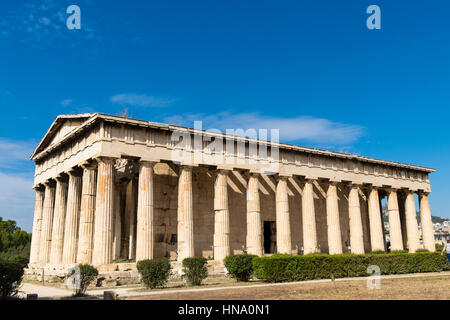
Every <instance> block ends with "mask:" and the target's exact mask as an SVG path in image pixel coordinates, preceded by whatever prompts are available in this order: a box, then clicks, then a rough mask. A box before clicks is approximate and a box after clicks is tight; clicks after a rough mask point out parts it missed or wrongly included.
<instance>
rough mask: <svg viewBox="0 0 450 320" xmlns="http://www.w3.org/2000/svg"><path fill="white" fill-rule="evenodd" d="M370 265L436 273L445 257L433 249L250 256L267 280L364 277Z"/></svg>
mask: <svg viewBox="0 0 450 320" xmlns="http://www.w3.org/2000/svg"><path fill="white" fill-rule="evenodd" d="M370 265H377V266H379V267H380V270H381V274H404V273H416V272H438V271H442V270H445V268H447V266H448V263H447V261H446V259H445V258H444V257H442V256H440V254H439V253H434V252H419V253H385V254H364V255H356V254H339V255H327V254H313V255H306V256H293V255H287V254H286V255H273V256H271V257H256V258H254V259H253V268H254V270H255V276H256V277H257V278H259V279H263V280H266V281H269V282H281V281H303V280H315V279H330V278H345V277H363V276H367V275H368V274H367V268H368V267H369V266H370Z"/></svg>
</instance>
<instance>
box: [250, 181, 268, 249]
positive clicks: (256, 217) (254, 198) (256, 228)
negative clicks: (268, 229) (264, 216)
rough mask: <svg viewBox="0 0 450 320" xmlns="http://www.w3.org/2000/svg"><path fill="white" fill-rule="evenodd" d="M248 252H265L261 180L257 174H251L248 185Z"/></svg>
mask: <svg viewBox="0 0 450 320" xmlns="http://www.w3.org/2000/svg"><path fill="white" fill-rule="evenodd" d="M247 253H248V254H254V255H257V256H262V255H263V253H264V251H263V235H262V222H261V204H260V199H259V182H258V176H257V175H256V174H251V176H250V179H249V181H248V186H247Z"/></svg>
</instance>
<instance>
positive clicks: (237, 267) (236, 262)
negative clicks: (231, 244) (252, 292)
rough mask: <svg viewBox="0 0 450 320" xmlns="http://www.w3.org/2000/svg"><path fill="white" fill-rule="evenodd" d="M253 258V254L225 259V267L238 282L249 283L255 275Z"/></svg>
mask: <svg viewBox="0 0 450 320" xmlns="http://www.w3.org/2000/svg"><path fill="white" fill-rule="evenodd" d="M253 257H256V256H255V255H251V254H238V255H234V256H228V257H226V258H225V259H224V264H225V267H226V268H227V271H228V272H229V273H230V275H231V277H232V278H234V279H236V280H237V281H249V280H250V278H251V276H252V275H253Z"/></svg>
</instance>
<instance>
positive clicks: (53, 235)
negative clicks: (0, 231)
mask: <svg viewBox="0 0 450 320" xmlns="http://www.w3.org/2000/svg"><path fill="white" fill-rule="evenodd" d="M96 160H97V162H98V165H94V164H85V165H83V173H82V175H81V174H79V173H77V172H75V171H70V172H68V176H69V177H68V179H67V178H65V177H64V176H59V177H57V178H56V179H55V180H56V181H53V180H49V181H48V182H47V183H46V184H45V185H44V188H41V187H38V188H36V201H35V213H34V222H33V236H32V241H31V252H30V262H31V263H50V264H72V263H92V264H96V265H100V264H108V263H111V262H112V257H113V228H114V226H113V221H114V216H113V213H114V208H113V207H114V204H113V200H114V180H113V178H114V174H113V170H114V159H110V158H98V159H96ZM136 238H137V242H136V259H137V260H143V259H151V258H152V257H153V163H151V162H145V161H141V162H140V168H139V191H138V208H137V237H136Z"/></svg>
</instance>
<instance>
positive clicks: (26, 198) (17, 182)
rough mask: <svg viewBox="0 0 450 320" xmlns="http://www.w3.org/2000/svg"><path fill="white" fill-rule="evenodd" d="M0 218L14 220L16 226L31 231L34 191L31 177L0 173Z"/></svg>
mask: <svg viewBox="0 0 450 320" xmlns="http://www.w3.org/2000/svg"><path fill="white" fill-rule="evenodd" d="M0 181H1V183H0V216H1V217H2V218H3V219H4V220H8V219H11V220H15V221H16V222H17V224H18V226H19V227H20V228H22V229H25V230H27V231H29V232H30V231H31V230H32V226H33V210H34V191H33V189H32V187H33V177H32V174H30V176H28V177H26V176H21V175H13V174H7V173H2V172H0Z"/></svg>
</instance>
